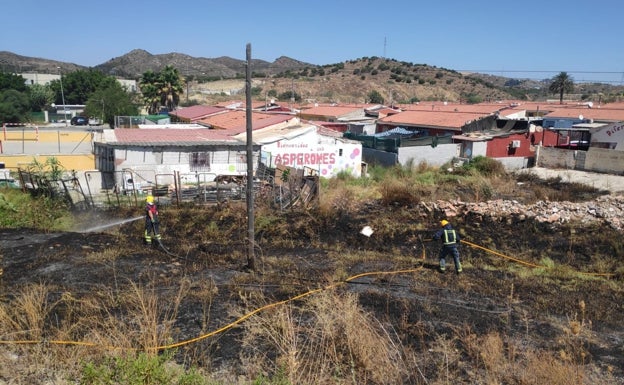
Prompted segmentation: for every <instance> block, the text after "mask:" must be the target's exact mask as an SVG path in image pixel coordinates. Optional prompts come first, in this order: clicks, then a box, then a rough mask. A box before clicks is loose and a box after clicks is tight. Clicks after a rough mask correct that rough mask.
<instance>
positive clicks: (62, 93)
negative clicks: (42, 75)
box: [56, 67, 67, 127]
mask: <svg viewBox="0 0 624 385" xmlns="http://www.w3.org/2000/svg"><path fill="white" fill-rule="evenodd" d="M56 68H57V69H58V70H59V74H60V75H61V101H62V102H63V120H65V127H67V107H66V106H65V93H64V92H63V71H62V70H61V67H56Z"/></svg>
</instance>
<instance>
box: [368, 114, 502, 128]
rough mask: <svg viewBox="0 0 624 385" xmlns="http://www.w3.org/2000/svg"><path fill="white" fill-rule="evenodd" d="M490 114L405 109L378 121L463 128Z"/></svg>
mask: <svg viewBox="0 0 624 385" xmlns="http://www.w3.org/2000/svg"><path fill="white" fill-rule="evenodd" d="M488 115H490V114H489V113H476V112H454V111H451V112H443V111H403V112H400V113H398V114H394V115H390V116H387V117H385V118H382V119H379V120H378V123H382V124H384V123H392V124H395V125H401V124H405V125H408V126H420V127H439V128H461V127H462V126H464V125H465V124H466V123H467V122H469V121H472V120H475V119H479V118H482V117H485V116H488Z"/></svg>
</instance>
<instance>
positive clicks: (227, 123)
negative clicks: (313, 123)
mask: <svg viewBox="0 0 624 385" xmlns="http://www.w3.org/2000/svg"><path fill="white" fill-rule="evenodd" d="M291 119H294V116H292V115H286V114H267V113H262V112H253V113H252V114H251V125H252V129H254V130H257V129H259V128H264V127H268V126H272V125H274V124H279V123H283V122H287V121H289V120H291ZM197 123H200V124H203V125H205V126H207V127H211V128H213V129H221V130H228V134H230V135H236V134H240V133H241V132H244V131H245V130H246V129H247V115H246V111H240V110H233V111H227V112H225V113H222V114H218V115H213V116H209V117H207V118H205V119H201V120H199V121H198V122H197Z"/></svg>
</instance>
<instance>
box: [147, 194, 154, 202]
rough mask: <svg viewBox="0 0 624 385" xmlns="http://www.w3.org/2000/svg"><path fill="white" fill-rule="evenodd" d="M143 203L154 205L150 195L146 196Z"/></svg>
mask: <svg viewBox="0 0 624 385" xmlns="http://www.w3.org/2000/svg"><path fill="white" fill-rule="evenodd" d="M145 202H147V203H154V197H153V196H151V195H148V196H147V198H145Z"/></svg>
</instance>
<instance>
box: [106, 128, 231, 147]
mask: <svg viewBox="0 0 624 385" xmlns="http://www.w3.org/2000/svg"><path fill="white" fill-rule="evenodd" d="M114 134H115V138H116V140H117V143H124V144H142V145H146V144H159V143H160V144H197V143H206V144H208V143H210V142H215V141H218V142H223V141H235V140H234V139H232V138H231V137H230V135H228V134H227V133H225V132H223V131H220V130H210V129H207V128H197V129H175V130H174V129H162V128H154V129H151V128H145V129H137V128H116V129H115V130H114Z"/></svg>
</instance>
